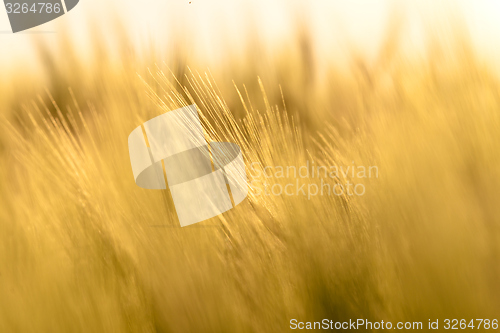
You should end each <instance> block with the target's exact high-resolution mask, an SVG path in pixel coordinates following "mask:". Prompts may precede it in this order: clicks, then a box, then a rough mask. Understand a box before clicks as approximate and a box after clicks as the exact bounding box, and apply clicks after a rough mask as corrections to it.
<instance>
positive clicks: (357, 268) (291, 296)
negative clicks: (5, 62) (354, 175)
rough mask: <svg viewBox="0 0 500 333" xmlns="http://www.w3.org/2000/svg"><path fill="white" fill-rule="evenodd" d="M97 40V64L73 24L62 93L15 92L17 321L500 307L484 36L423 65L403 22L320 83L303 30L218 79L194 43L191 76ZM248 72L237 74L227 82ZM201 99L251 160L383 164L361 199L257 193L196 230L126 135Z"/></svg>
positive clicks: (225, 325)
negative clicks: (137, 161) (402, 36)
mask: <svg viewBox="0 0 500 333" xmlns="http://www.w3.org/2000/svg"><path fill="white" fill-rule="evenodd" d="M389 31H397V29H394V28H393V29H391V30H389ZM95 36H96V41H95V45H94V49H95V50H96V52H98V55H97V57H98V58H99V59H100V62H99V63H96V64H95V65H94V66H93V67H92V69H91V70H88V69H87V68H85V66H84V65H83V64H81V62H80V59H79V57H78V55H77V52H76V51H75V50H74V49H72V45H71V43H69V42H68V39H65V38H64V37H63V38H62V40H61V44H62V45H63V46H64V47H63V51H64V54H65V55H66V59H67V60H66V62H64V63H55V62H54V60H53V59H56V57H55V54H52V53H51V51H49V50H47V49H45V48H44V45H43V44H41V45H39V50H40V54H41V56H42V58H43V59H45V61H46V63H45V65H46V68H48V69H49V71H50V72H51V73H52V74H51V75H52V76H51V80H50V81H49V82H48V84H47V86H48V89H47V91H44V90H43V88H39V89H38V91H36V92H34V93H32V92H29V91H26V90H23V89H19V90H16V91H10V92H9V91H6V93H5V94H4V93H2V96H3V97H4V98H3V99H2V101H1V103H2V107H3V108H4V109H5V110H8V111H9V112H5V114H3V117H4V119H3V121H2V124H1V127H2V129H1V131H0V132H1V134H0V144H1V145H0V148H1V153H0V164H1V168H0V177H1V180H0V196H1V199H2V209H1V210H0V217H1V220H0V221H1V222H0V226H1V233H0V234H1V236H0V295H1V300H0V331H1V332H126V331H130V332H138V331H145V332H149V331H151V332H152V331H158V332H167V331H173V332H247V331H248V332H263V331H268V332H275V331H285V330H287V329H288V326H289V324H288V323H289V320H290V319H292V318H297V319H299V320H303V321H313V320H321V319H323V318H328V319H331V320H342V321H344V320H348V319H357V318H366V319H370V320H373V321H375V320H385V321H388V320H390V321H393V322H396V321H404V320H409V321H416V320H421V321H424V322H427V319H429V318H431V319H433V318H494V316H495V315H496V314H498V311H499V310H500V290H499V288H498V280H499V278H500V271H499V255H500V249H499V245H498V244H499V230H498V228H499V222H500V221H499V216H500V215H499V205H498V203H497V201H498V199H499V195H498V191H499V190H498V189H499V188H500V174H499V173H500V160H499V158H498V156H499V154H498V152H499V151H500V131H498V128H500V127H499V126H500V119H499V112H498V110H499V107H500V96H499V85H498V80H497V78H496V77H494V76H493V75H492V74H490V73H489V71H488V66H487V65H484V64H481V63H479V62H478V61H477V60H476V59H475V57H474V55H473V50H472V48H471V46H470V45H469V44H468V42H467V40H466V39H463V38H457V39H456V41H455V42H454V43H451V44H452V47H449V48H444V49H440V48H439V47H438V46H437V45H438V44H436V45H432V44H431V45H430V49H429V52H428V57H427V58H425V59H423V60H421V61H408V60H405V58H404V57H402V56H400V54H399V51H398V47H397V45H398V36H396V35H393V34H390V33H389V34H388V35H387V38H386V42H385V44H384V46H383V47H382V49H381V53H380V57H379V61H378V62H376V65H374V66H369V65H368V64H367V62H366V61H364V60H363V58H362V57H360V56H356V55H353V61H352V64H353V67H352V71H351V74H350V75H341V74H339V73H340V71H337V70H336V69H335V68H332V69H329V70H328V72H327V73H326V79H325V80H324V82H322V83H320V82H319V79H318V78H317V77H315V74H314V73H317V71H318V68H315V66H316V65H315V63H314V57H313V55H312V53H313V50H314V47H313V45H311V38H310V36H308V33H307V29H305V28H304V29H303V30H302V31H301V32H300V33H298V35H297V38H298V39H297V48H295V49H293V50H289V52H288V53H287V54H286V55H281V56H279V57H277V58H276V59H273V63H272V64H273V66H272V68H273V70H272V71H271V72H270V73H269V71H268V68H267V69H266V73H265V75H263V76H262V79H259V80H257V76H258V75H259V74H262V72H263V69H262V67H260V65H259V63H258V62H256V61H247V60H248V59H247V60H245V59H234V63H231V64H227V66H226V67H224V68H222V67H221V68H216V69H212V71H211V73H208V74H205V73H201V74H200V73H198V72H196V71H191V70H189V68H187V67H185V66H184V63H185V61H184V59H185V58H186V57H185V55H184V54H182V52H180V53H179V54H177V55H175V56H174V57H172V59H171V60H170V61H169V63H168V65H169V67H170V68H173V72H174V75H173V76H172V75H171V73H169V72H168V71H167V70H166V69H165V68H166V67H165V66H159V67H152V68H154V69H151V70H149V71H144V72H142V73H140V74H141V76H140V77H141V78H142V80H141V79H140V78H139V77H137V75H136V72H137V71H138V68H147V66H148V65H151V64H146V63H143V62H139V61H137V60H136V58H135V56H134V53H133V52H132V51H131V49H132V47H131V46H130V45H127V41H126V38H122V39H123V40H122V51H123V52H122V53H121V54H122V55H123V58H122V62H121V63H120V64H119V65H118V66H114V65H113V63H112V62H111V60H110V59H108V58H107V57H106V51H105V50H103V42H102V41H99V39H98V34H96V35H95ZM449 37H450V38H451V37H453V36H449ZM251 50H252V49H249V59H251V58H252V57H255V54H254V55H252V51H251ZM152 57H153V55H152ZM245 61H247V62H246V65H245V66H243V67H242V66H240V64H241V63H245ZM120 67H121V68H120ZM68 68H71V71H69V70H68ZM162 68H163V70H162ZM212 74H213V75H214V76H216V77H217V79H214V78H213V77H212ZM234 76H239V77H238V78H236V79H235V80H234V82H236V89H234V87H233V83H232V82H231V81H229V82H228V80H227V79H226V80H225V79H224V78H227V77H234ZM174 78H177V81H176V80H175V79H174ZM22 79H29V78H22ZM242 82H246V83H247V85H245V86H243V85H242ZM145 83H146V84H145ZM216 83H217V84H221V85H220V86H217V85H216ZM279 83H281V84H282V86H279V85H278V84H279ZM264 86H265V89H264ZM68 87H70V89H68ZM7 93H8V94H7ZM193 102H194V103H196V104H197V106H198V108H199V110H200V113H201V114H202V115H203V117H202V120H203V123H204V126H205V128H206V130H207V133H208V134H209V135H210V136H211V138H212V139H214V140H220V139H223V140H224V141H231V142H236V143H238V144H239V145H240V146H242V147H243V150H244V153H245V159H246V162H247V164H250V163H252V162H255V161H257V162H260V163H261V165H271V166H272V165H297V166H300V165H304V164H305V162H306V161H307V160H314V161H317V162H318V163H322V164H326V165H335V164H339V165H341V164H347V165H348V164H350V163H351V161H356V163H358V164H359V165H377V166H378V167H379V169H380V174H381V176H380V178H379V179H376V180H374V181H373V182H372V181H370V182H369V183H367V184H366V186H367V194H366V195H364V196H362V197H354V198H352V197H336V196H322V197H316V198H313V200H311V201H308V200H305V199H304V198H303V197H300V196H299V197H276V196H255V195H250V196H249V198H248V200H246V201H245V202H244V203H243V204H241V205H240V206H238V207H237V208H236V209H234V210H232V211H230V212H228V213H226V214H224V215H222V216H220V217H218V218H214V219H212V220H209V221H206V222H203V223H201V224H199V225H197V226H194V227H190V228H182V229H181V228H179V227H177V220H176V217H175V213H173V211H174V207H173V204H172V202H171V198H170V197H169V195H168V192H157V191H146V190H142V189H140V188H138V187H137V186H135V184H134V182H133V178H132V173H131V170H130V166H129V165H130V164H129V160H128V152H127V140H126V138H127V136H128V134H129V133H130V131H131V130H132V129H133V128H135V127H136V126H137V125H138V124H140V123H142V122H144V121H145V120H148V119H150V118H152V117H154V116H156V115H159V114H161V113H164V112H166V111H168V110H172V109H175V108H178V107H180V106H183V105H186V104H191V103H193Z"/></svg>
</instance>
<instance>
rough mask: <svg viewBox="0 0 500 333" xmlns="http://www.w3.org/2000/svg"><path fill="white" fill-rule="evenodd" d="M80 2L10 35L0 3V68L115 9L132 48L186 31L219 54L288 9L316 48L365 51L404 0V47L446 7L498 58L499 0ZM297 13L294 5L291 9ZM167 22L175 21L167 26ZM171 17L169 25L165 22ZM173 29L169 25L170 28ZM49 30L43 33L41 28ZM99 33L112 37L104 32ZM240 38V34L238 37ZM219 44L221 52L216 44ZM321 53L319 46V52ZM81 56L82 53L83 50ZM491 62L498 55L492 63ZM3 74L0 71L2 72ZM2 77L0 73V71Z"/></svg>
mask: <svg viewBox="0 0 500 333" xmlns="http://www.w3.org/2000/svg"><path fill="white" fill-rule="evenodd" d="M191 1H192V3H191V4H189V0H140V1H139V0H80V4H79V5H78V6H77V7H76V8H75V9H73V10H72V11H71V12H69V13H68V14H66V15H64V16H62V17H60V18H59V19H57V20H55V21H53V22H50V23H47V24H45V25H42V26H39V27H36V28H33V29H31V30H29V31H28V32H26V33H18V34H12V33H9V31H10V26H9V22H8V18H7V14H6V11H5V10H4V8H3V6H0V72H1V73H6V72H8V71H16V70H20V69H21V68H22V69H23V70H34V68H36V65H35V64H36V60H35V59H36V56H35V54H34V52H33V49H32V48H31V45H32V43H33V40H35V39H44V40H46V41H48V42H49V43H51V42H52V41H55V40H57V37H58V34H60V33H62V32H63V31H66V30H67V29H68V28H69V29H71V30H70V31H71V33H72V35H74V36H75V38H74V40H75V41H76V42H77V43H79V44H80V45H81V46H82V49H84V46H85V43H86V41H87V34H86V32H87V31H88V28H89V25H90V24H93V23H90V22H89V21H88V18H89V17H92V18H94V19H96V20H97V21H99V22H101V23H102V24H103V26H106V23H104V22H108V21H112V20H113V18H114V17H115V16H114V15H113V12H116V13H118V14H119V15H120V16H121V17H123V18H124V19H125V21H126V23H127V28H128V29H129V30H130V38H132V40H133V41H134V43H136V45H137V46H139V47H140V46H141V44H147V43H149V42H151V41H153V42H154V43H156V44H157V45H162V44H163V45H165V42H166V41H168V40H170V38H171V36H172V35H173V34H176V33H177V32H179V31H181V32H182V31H190V32H191V34H192V36H193V40H192V41H189V42H187V43H185V47H186V48H187V49H188V51H191V50H190V48H192V51H193V52H203V53H204V54H206V56H207V58H216V57H220V52H221V51H222V53H224V49H223V48H224V46H225V47H227V44H225V45H224V44H221V43H220V41H227V40H228V39H229V40H231V41H232V42H231V43H232V44H231V46H232V47H234V48H236V49H237V48H238V45H241V42H242V38H245V35H244V34H243V32H244V28H245V27H247V26H248V22H249V17H253V18H255V19H256V22H257V23H253V24H254V26H253V27H254V28H253V29H256V31H259V36H260V37H261V38H262V39H265V40H267V41H272V40H284V39H286V37H287V36H289V35H292V34H293V33H294V30H293V29H294V28H295V22H296V21H295V20H296V16H294V15H293V13H294V10H293V9H294V8H298V9H300V10H299V12H300V13H302V14H303V15H304V16H305V17H308V18H309V19H310V21H311V22H312V25H313V26H312V29H313V32H314V35H315V38H316V42H317V45H318V47H319V49H320V50H322V49H324V50H325V53H326V52H328V54H342V52H343V50H344V49H345V41H347V40H349V43H351V44H352V45H355V46H356V48H358V49H360V50H363V51H365V52H366V53H367V54H372V53H373V54H374V53H375V51H376V49H377V45H378V44H379V42H380V37H381V36H382V34H383V31H384V28H385V23H386V17H387V16H388V12H389V8H390V7H391V6H389V4H391V3H398V4H400V5H401V4H404V5H402V6H400V7H402V8H404V10H403V11H402V12H404V13H406V16H405V19H404V20H405V22H407V24H408V25H409V26H410V27H412V29H411V30H412V31H413V33H412V34H409V35H408V36H407V37H406V43H407V44H408V46H409V47H415V48H419V47H420V46H419V45H421V40H420V38H419V32H418V31H419V28H418V27H419V24H420V23H419V22H421V19H422V18H425V20H429V21H431V22H435V23H437V24H438V25H439V24H440V22H441V21H442V19H443V17H444V16H445V15H446V14H447V13H448V12H449V11H450V10H451V11H456V12H457V13H461V14H462V15H463V16H464V18H465V19H466V21H467V23H468V27H469V30H470V33H471V35H472V37H473V40H474V42H475V43H476V46H477V49H478V50H480V52H481V54H482V56H484V57H485V58H488V59H491V60H493V61H494V60H495V59H497V58H498V57H499V56H500V0H455V1H453V0H450V1H447V3H448V6H444V5H442V4H441V5H438V3H442V2H443V1H437V0H433V1H431V0H413V1H411V0H393V1H389V0H349V1H346V0H248V1H245V0H191ZM295 12H296V11H295ZM172 22H176V24H175V25H172V24H171V23H172ZM169 23H170V24H169ZM172 26H176V27H178V28H177V29H178V31H171V27H172ZM41 32H50V33H41ZM102 33H103V34H104V35H107V37H108V38H109V39H110V40H111V39H112V38H113V36H112V34H111V33H110V31H107V29H105V28H104V29H102ZM242 36H243V37H242ZM221 49H222V50H221ZM320 53H321V52H320ZM82 54H84V52H83V53H82ZM497 62H498V61H497ZM5 77H6V76H4V78H5ZM0 80H1V76H0Z"/></svg>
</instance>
